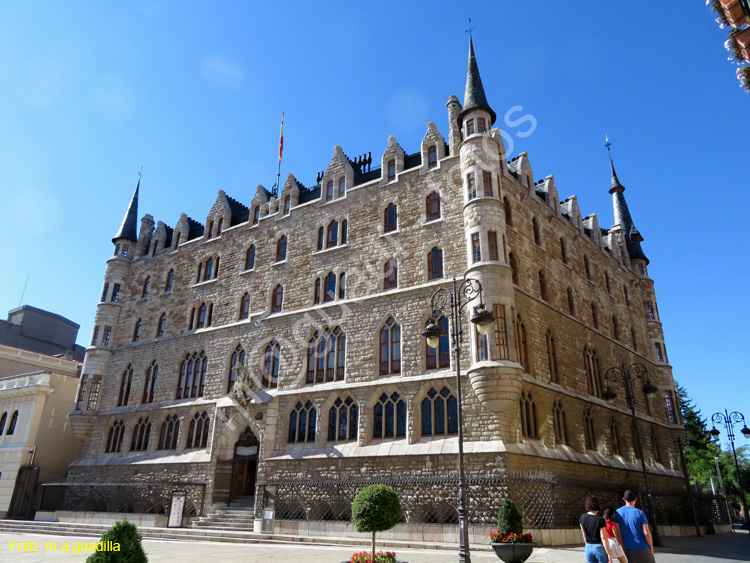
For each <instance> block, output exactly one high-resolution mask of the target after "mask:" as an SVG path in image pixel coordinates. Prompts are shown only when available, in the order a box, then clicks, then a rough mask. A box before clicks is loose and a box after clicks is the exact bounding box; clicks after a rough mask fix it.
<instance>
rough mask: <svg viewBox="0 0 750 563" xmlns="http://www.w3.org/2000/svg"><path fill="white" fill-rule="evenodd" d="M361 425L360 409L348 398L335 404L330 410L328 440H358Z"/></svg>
mask: <svg viewBox="0 0 750 563" xmlns="http://www.w3.org/2000/svg"><path fill="white" fill-rule="evenodd" d="M358 424H359V407H357V404H356V403H355V402H354V401H353V400H352V398H351V397H347V398H346V399H344V400H342V399H341V397H339V398H338V399H336V400H335V401H334V402H333V406H332V407H331V408H330V409H329V410H328V440H329V441H336V440H356V439H357V427H358Z"/></svg>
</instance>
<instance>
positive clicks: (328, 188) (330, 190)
mask: <svg viewBox="0 0 750 563" xmlns="http://www.w3.org/2000/svg"><path fill="white" fill-rule="evenodd" d="M332 199H333V180H329V181H328V184H326V201H331V200H332Z"/></svg>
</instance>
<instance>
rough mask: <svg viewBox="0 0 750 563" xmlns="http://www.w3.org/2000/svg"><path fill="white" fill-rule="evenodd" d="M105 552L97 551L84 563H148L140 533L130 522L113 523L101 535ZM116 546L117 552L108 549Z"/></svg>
mask: <svg viewBox="0 0 750 563" xmlns="http://www.w3.org/2000/svg"><path fill="white" fill-rule="evenodd" d="M101 541H102V542H108V541H111V542H112V543H111V544H107V543H104V547H105V549H107V550H106V551H104V550H103V551H97V552H96V553H93V554H92V555H90V556H89V558H88V559H86V563H148V557H146V552H145V551H143V544H142V539H141V533H140V532H139V531H138V528H136V526H135V524H133V523H132V522H127V521H125V522H115V525H114V526H112V527H111V528H110V529H109V530H107V531H106V532H104V534H103V535H102V539H101ZM115 544H117V547H118V548H119V550H118V551H114V550H111V549H108V548H110V547H112V546H114V545H115Z"/></svg>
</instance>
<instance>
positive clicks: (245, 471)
mask: <svg viewBox="0 0 750 563" xmlns="http://www.w3.org/2000/svg"><path fill="white" fill-rule="evenodd" d="M259 447H260V444H259V443H258V439H257V438H256V437H255V434H253V431H252V430H250V428H246V429H245V431H244V432H243V433H242V434H241V435H240V437H239V439H238V440H237V443H236V444H235V445H234V458H233V460H232V487H231V490H230V494H229V499H230V502H231V501H232V500H234V499H236V498H237V497H241V496H252V495H254V494H255V479H256V474H257V472H258V449H259Z"/></svg>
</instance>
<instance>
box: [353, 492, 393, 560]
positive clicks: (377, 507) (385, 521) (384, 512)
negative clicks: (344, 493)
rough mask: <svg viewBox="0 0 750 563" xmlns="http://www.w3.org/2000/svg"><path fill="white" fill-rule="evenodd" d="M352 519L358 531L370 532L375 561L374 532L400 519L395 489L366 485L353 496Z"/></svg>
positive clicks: (380, 530) (383, 529) (388, 528)
mask: <svg viewBox="0 0 750 563" xmlns="http://www.w3.org/2000/svg"><path fill="white" fill-rule="evenodd" d="M352 520H353V521H354V525H355V527H356V528H357V531H358V532H372V563H375V532H383V531H385V530H390V529H391V528H393V526H395V525H396V524H398V523H399V522H400V521H401V502H400V501H399V500H398V495H397V494H396V491H394V490H393V489H391V488H390V487H386V486H385V485H368V486H367V487H365V488H364V489H362V490H361V491H360V492H359V494H358V495H357V496H356V497H355V498H354V502H353V503H352Z"/></svg>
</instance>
